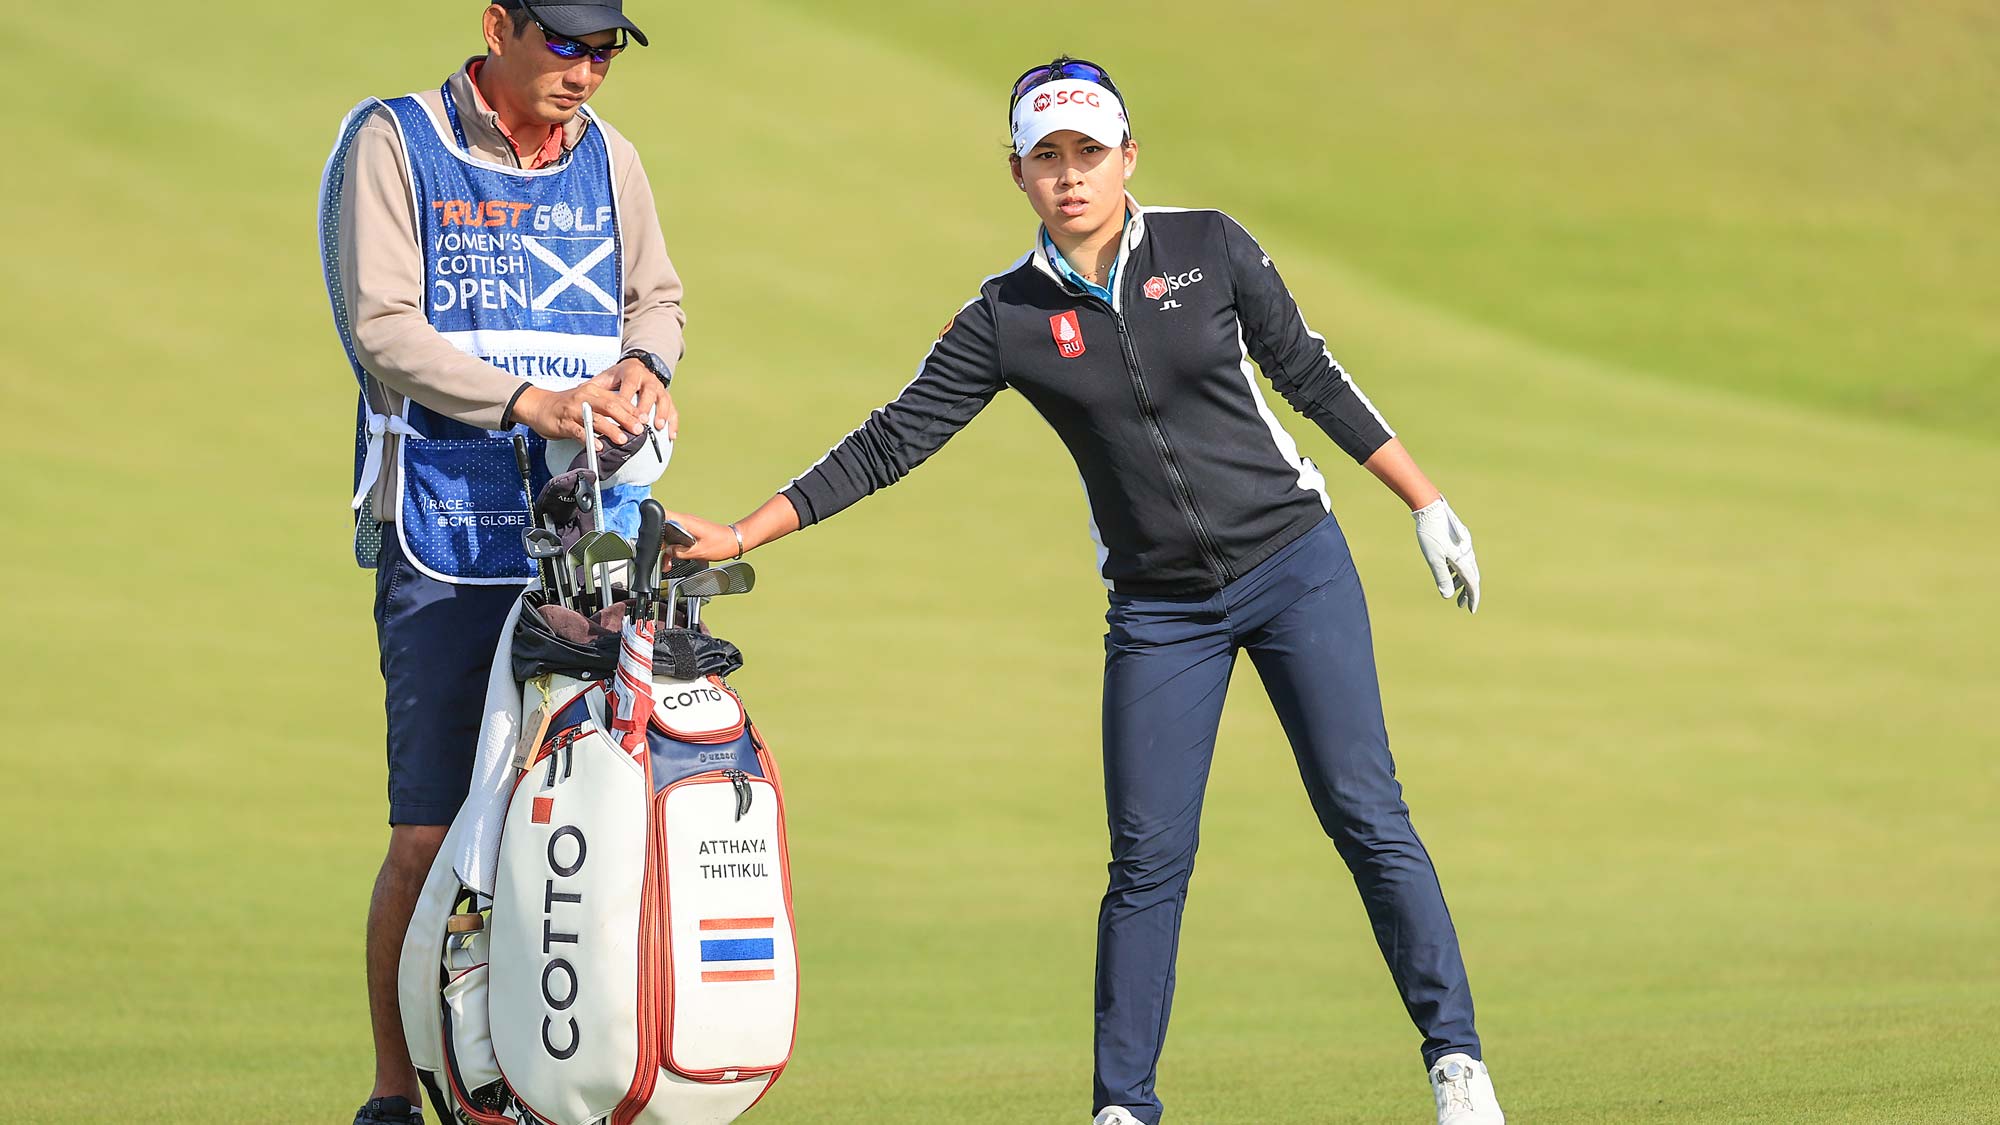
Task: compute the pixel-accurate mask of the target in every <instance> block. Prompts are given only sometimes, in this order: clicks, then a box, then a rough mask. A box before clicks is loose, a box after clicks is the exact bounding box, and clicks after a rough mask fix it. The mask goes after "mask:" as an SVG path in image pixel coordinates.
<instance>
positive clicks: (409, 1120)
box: [354, 1098, 424, 1125]
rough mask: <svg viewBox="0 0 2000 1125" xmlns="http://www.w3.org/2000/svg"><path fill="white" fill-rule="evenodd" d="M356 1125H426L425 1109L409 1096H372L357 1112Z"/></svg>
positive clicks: (355, 1116)
mask: <svg viewBox="0 0 2000 1125" xmlns="http://www.w3.org/2000/svg"><path fill="white" fill-rule="evenodd" d="M354 1125H424V1111H423V1110H421V1109H418V1108H417V1107H416V1106H413V1105H411V1104H410V1099H408V1098H370V1099H369V1100H368V1104H367V1105H364V1106H362V1107H361V1108H360V1109H359V1110H357V1111H356V1112H355V1114H354Z"/></svg>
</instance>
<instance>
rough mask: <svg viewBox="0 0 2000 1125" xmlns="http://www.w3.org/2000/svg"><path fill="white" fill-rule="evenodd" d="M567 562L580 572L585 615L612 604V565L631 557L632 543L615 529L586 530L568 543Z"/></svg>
mask: <svg viewBox="0 0 2000 1125" xmlns="http://www.w3.org/2000/svg"><path fill="white" fill-rule="evenodd" d="M569 557H570V561H571V562H573V563H575V564H576V567H577V569H578V570H579V571H581V572H582V574H583V584H584V588H585V590H586V591H587V595H588V596H587V597H586V598H585V599H584V604H585V605H587V606H589V607H590V608H589V609H587V610H585V611H583V612H585V613H586V614H588V613H594V612H596V611H598V610H601V609H604V608H606V607H608V606H610V604H611V564H612V563H615V562H626V561H628V560H630V559H631V558H632V544H630V543H628V542H626V540H625V537H624V536H622V535H619V534H618V533H617V532H615V531H586V532H584V533H583V535H582V536H581V537H580V538H578V539H577V541H576V542H575V543H574V544H572V545H571V547H570V549H569Z"/></svg>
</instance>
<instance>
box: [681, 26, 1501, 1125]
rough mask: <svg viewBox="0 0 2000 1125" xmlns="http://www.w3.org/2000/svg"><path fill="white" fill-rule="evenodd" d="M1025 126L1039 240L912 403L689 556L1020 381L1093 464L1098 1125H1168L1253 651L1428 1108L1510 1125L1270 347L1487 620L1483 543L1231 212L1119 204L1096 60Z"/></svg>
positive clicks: (935, 443)
mask: <svg viewBox="0 0 2000 1125" xmlns="http://www.w3.org/2000/svg"><path fill="white" fill-rule="evenodd" d="M1008 115H1009V121H1010V124H1011V126H1012V129H1013V155H1011V156H1010V157H1009V158H1008V165H1009V167H1010V169H1011V171H1012V174H1013V179H1014V183H1015V184H1016V186H1018V187H1019V188H1020V190H1021V191H1023V192H1025V193H1027V196H1028V202H1029V204H1030V205H1031V206H1032V207H1033V208H1034V211H1035V214H1036V216H1037V217H1039V218H1040V219H1041V229H1040V231H1039V232H1038V233H1037V235H1036V245H1035V247H1034V248H1033V249H1031V250H1030V251H1029V252H1028V253H1026V254H1024V255H1022V257H1021V258H1020V260H1018V261H1016V262H1015V263H1014V264H1013V265H1011V266H1008V267H1007V268H1006V269H1004V270H1002V271H1001V272H1000V273H998V274H995V275H994V276H992V277H989V278H987V279H986V280H985V281H984V282H983V283H982V284H981V285H980V287H979V293H978V295H977V296H975V297H974V298H973V299H972V300H970V301H967V302H966V303H965V305H964V306H963V307H961V308H960V309H959V310H958V314H957V316H956V317H955V318H954V319H953V320H952V322H951V324H950V325H949V326H947V327H946V328H945V330H944V332H943V334H942V335H940V336H939V337H938V340H937V343H936V344H934V345H932V347H931V350H930V353H929V354H928V355H927V356H926V357H925V358H924V362H923V366H922V367H921V369H920V370H919V371H918V372H917V376H916V378H915V379H914V380H913V381H912V382H911V383H910V384H909V385H908V386H906V387H904V388H903V391H902V393H901V394H899V395H898V396H896V399H895V401H893V402H891V403H889V404H888V405H887V406H885V407H883V408H882V409H880V410H877V411H875V412H874V413H873V414H871V415H870V416H869V417H868V419H867V421H866V422H864V423H862V425H861V426H860V428H858V429H856V430H854V431H853V432H852V433H850V434H848V435H847V436H846V437H845V438H843V439H841V441H840V444H838V445H836V446H834V447H833V449H832V450H831V451H830V452H828V453H827V455H826V456H825V457H823V458H821V459H820V461H819V463H818V464H815V465H814V466H812V467H811V468H810V469H808V470H806V472H805V473H804V474H803V475H801V476H800V477H799V478H798V479H796V480H794V481H793V482H792V483H791V484H790V485H788V486H787V487H786V488H785V489H784V491H782V492H781V493H779V494H778V495H776V496H774V497H772V498H771V499H770V500H769V501H767V502H766V503H765V504H764V505H763V506H761V507H759V508H758V509H757V510H756V511H755V512H753V513H751V514H750V515H748V516H746V517H744V518H743V519H741V520H738V521H737V522H735V523H733V524H716V523H710V522H708V521H706V520H701V519H695V518H692V517H688V516H678V517H677V518H679V519H680V520H681V522H682V523H683V525H684V526H686V527H687V528H688V529H689V530H690V531H691V532H693V534H694V535H695V537H696V540H697V542H696V543H695V545H694V546H692V547H688V548H682V549H679V550H677V551H675V552H674V553H675V555H676V556H678V557H684V558H695V559H707V560H720V559H729V558H735V557H738V556H740V555H742V554H743V552H745V551H748V550H750V549H752V548H755V547H758V546H760V545H762V544H765V543H769V542H770V541H772V540H774V539H777V538H779V537H780V536H783V535H786V534H789V533H790V532H792V531H795V530H797V529H799V528H801V527H804V526H806V525H808V524H813V523H817V522H820V521H822V520H825V519H827V518H829V517H831V516H832V515H833V514H834V513H836V512H838V511H840V510H842V509H843V508H846V507H847V506H848V505H850V504H853V503H854V502H855V501H857V500H860V499H861V498H862V497H864V496H867V495H868V494H869V493H871V492H874V491H875V490H877V489H880V488H884V487H887V486H888V485H891V484H893V483H895V482H896V481H898V480H900V479H902V477H903V476H904V475H905V474H907V473H908V472H909V471H910V470H912V469H914V468H916V467H917V466H918V465H920V464H922V463H923V461H924V459H925V458H927V457H929V456H930V455H931V454H933V453H935V452H937V450H938V448H939V447H940V446H942V445H943V444H944V443H945V441H946V440H947V439H948V438H950V437H951V436H952V435H953V434H954V433H957V432H958V431H959V429H961V428H962V427H964V426H965V424H966V423H968V422H970V421H971V420H972V417H973V415H975V414H977V413H979V411H980V409H981V408H982V407H984V406H985V405H986V404H987V402H989V401H991V399H992V398H993V396H994V395H996V394H998V393H1000V391H1001V390H1002V389H1004V388H1008V387H1011V388H1013V389H1015V390H1017V391H1019V392H1021V393H1022V394H1023V395H1025V396H1026V397H1027V399H1028V401H1029V402H1030V403H1032V404H1034V407H1035V409H1036V410H1038V411H1040V412H1041V415H1042V417H1043V418H1045V419H1047V421H1048V422H1049V424H1050V425H1051V426H1053V427H1055V430H1056V433H1057V434H1058V435H1060V436H1061V438H1062V440H1063V444H1064V445H1066V446H1067V447H1068V448H1069V453H1070V456H1071V457H1073V458H1075V460H1076V465H1077V468H1078V469H1079V470H1080V471H1081V473H1082V476H1083V484H1084V488H1085V490H1086V492H1087V493H1088V498H1089V504H1090V513H1091V525H1092V531H1093V534H1094V536H1095V537H1096V539H1097V543H1098V558H1099V563H1100V569H1101V572H1102V576H1103V579H1104V583H1105V585H1106V586H1108V587H1109V588H1110V602H1111V605H1110V609H1109V611H1108V612H1107V613H1106V614H1105V620H1106V621H1107V623H1108V624H1109V626H1110V629H1109V631H1108V632H1107V633H1106V635H1105V660H1104V792H1105V804H1106V806H1107V809H1108V814H1109V821H1110V829H1111V867H1110V872H1111V874H1110V886H1109V888H1108V889H1107V890H1106V891H1105V893H1104V901H1103V904H1102V907H1101V908H1100V910H1099V912H1098V942H1097V1027H1096V1090H1095V1095H1096V1101H1095V1104H1094V1105H1093V1110H1094V1112H1095V1113H1096V1122H1095V1125H1130V1123H1133V1122H1141V1123H1144V1125H1158V1122H1159V1120H1160V1115H1161V1106H1160V1100H1159V1098H1158V1097H1157V1096H1155V1094H1154V1090H1153V1087H1154V1078H1155V1074H1156V1069H1157V1063H1158V1059H1159V1055H1160V1049H1161V1046H1162V1044H1163V1043H1164V1042H1165V1040H1166V1034H1167V1014H1168V1009H1169V1007H1170V1005H1171V1002H1172V999H1173V990H1174V953H1175V949H1176V946H1177V943H1178V938H1179V934H1180V923H1181V910H1182V906H1183V903H1184V901H1185V899H1186V896H1187V885H1188V877H1189V875H1190V874H1191V873H1192V871H1193V869H1194V856H1195V844H1196V838H1197V835H1198V827H1199V826H1198V821H1199V818H1200V814H1201V802H1202V791H1203V787H1204V785H1205V784H1206V782H1207V779H1208V768H1209V758H1210V755H1211V753H1212V752H1213V750H1214V745H1215V732H1216V726H1217V724H1218V722H1219V721H1220V718H1221V714H1222V700H1223V693H1224V690H1225V689H1226V687H1227V686H1228V682H1229V674H1230V668H1231V666H1232V665H1233V664H1234V663H1235V659H1236V653H1237V651H1238V650H1239V649H1248V650H1249V652H1250V658H1251V660H1252V662H1253V663H1254V664H1255V665H1256V668H1257V674H1258V675H1259V676H1260V677H1261V678H1262V679H1263V682H1264V690H1265V692H1266V693H1267V694H1268V695H1269V696H1270V699H1271V703H1272V705H1273V706H1274V707H1275V708H1276V709H1277V712H1278V717H1279V719H1280V721H1281V722H1282V723H1283V725H1284V728H1285V733H1286V735H1287V737H1288V738H1289V739H1290V741H1291V744H1292V750H1293V753H1294V754H1295V755H1296V757H1297V758H1298V763H1299V772H1300V775H1301V777H1302V778H1303V779H1304V781H1305V786H1306V791H1307V793H1308V794H1309V795H1310V796H1311V798H1312V805H1313V808H1314V810H1315V811H1316V812H1317V813H1318V815H1319V821H1320V824H1321V826H1322V827H1324V828H1325V830H1326V833H1327V835H1329V836H1331V837H1332V838H1333V843H1334V847H1335V848H1336V850H1338V851H1339V853H1340V857H1341V858H1342V859H1343V860H1345V861H1346V863H1347V866H1348V869H1349V870H1350V871H1351V872H1352V873H1353V876H1354V881H1355V884H1356V886H1357V887H1358V888H1359V889H1360V892H1361V898H1362V901H1363V902H1364V903H1365V904H1366V905H1367V910H1368V916H1369V918H1370V920H1371V921H1372V923H1373V926H1374V930H1375V940H1376V942H1377V944H1378V945H1379V946H1380V947H1381V950H1382V956H1383V958H1384V959H1385V960H1386V961H1387V962H1388V965H1389V972H1390V975H1391V976H1392V977H1394V979H1395V982H1396V987H1397V989H1398V990H1400V991H1401V993H1402V997H1403V1003H1404V1004H1405V1005H1406V1006H1407V1007H1408V1009H1409V1013H1410V1018H1411V1019H1412V1020H1413V1021H1415V1023H1416V1025H1417V1028H1418V1030H1420V1031H1421V1032H1422V1033H1423V1036H1424V1042H1423V1056H1424V1063H1425V1065H1426V1066H1427V1067H1428V1068H1429V1071H1430V1078H1431V1084H1432V1086H1433V1088H1434V1094H1435V1098H1436V1102H1437V1109H1438V1120H1439V1122H1440V1123H1449V1125H1486V1123H1489V1122H1492V1123H1498V1122H1500V1121H1502V1120H1503V1119H1502V1116H1501V1113H1500V1109H1499V1107H1498V1106H1497V1105H1496V1104H1495V1102H1494V1098H1493V1087H1492V1083H1491V1081H1490V1080H1489V1079H1488V1078H1487V1075H1486V1068H1485V1067H1484V1066H1483V1065H1482V1064H1481V1063H1480V1061H1479V1059H1480V1048H1479V1036H1478V1034H1477V1033H1476V1032H1475V1031H1474V1030H1473V1018H1472V993H1471V990H1470V988H1469V987H1468V986H1467V984H1466V979H1465V968H1464V965H1463V964H1462V962H1461V961H1460V959H1459V951H1458V938H1457V935H1456V933H1455V932H1454V931H1453V929H1452V923H1451V915H1450V914H1449V913H1448V912H1447V910H1446V909H1445V903H1444V895H1443V893H1442V892H1441V891H1440V890H1439V887H1438V880H1437V875H1436V872H1435V871H1434V870H1433V869H1432V867H1431V861H1430V857H1429V856H1428V855H1427V854H1426V853H1425V851H1424V847H1423V845H1422V844H1421V843H1419V842H1418V840H1417V835H1416V832H1415V831H1414V830H1413V829H1412V828H1411V826H1410V818H1409V809H1408V806H1406V805H1405V804H1404V803H1403V799H1402V788H1401V786H1400V785H1398V784H1397V782H1396V775H1395V766H1394V763H1393V762H1392V761H1391V759H1390V756H1389V742H1388V735H1387V733H1386V732H1385V730H1384V728H1383V721H1382V705H1381V700H1380V697H1379V694H1378V691H1377V688H1376V680H1375V659H1374V651H1373V646H1372V641H1371V639H1370V636H1369V630H1368V613H1367V608H1366V606H1365V605H1364V604H1363V601H1362V595H1361V584H1360V582H1359V580H1358V579H1357V577H1356V575H1355V572H1354V564H1353V561H1352V559H1351V558H1350V557H1349V555H1348V550H1347V542H1346V540H1345V539H1344V538H1343V537H1342V535H1341V531H1340V527H1339V525H1338V524H1337V523H1335V521H1334V519H1333V516H1332V515H1331V514H1330V505H1329V502H1328V500H1327V496H1326V493H1325V491H1324V490H1323V488H1322V485H1323V483H1324V482H1323V480H1322V478H1321V477H1320V474H1319V471H1318V470H1317V469H1316V468H1314V466H1313V464H1312V462H1311V461H1309V460H1307V459H1306V458H1304V457H1302V456H1300V455H1299V451H1298V448H1297V446H1296V445H1294V444H1293V441H1292V439H1291V437H1290V436H1289V435H1287V434H1286V433H1285V431H1284V430H1283V429H1282V428H1280V427H1279V425H1278V422H1277V420H1276V419H1275V418H1273V417H1272V416H1271V413H1270V411H1269V410H1268V409H1267V408H1266V407H1265V404H1264V400H1263V398H1262V396H1261V395H1260V394H1259V392H1258V390H1257V387H1256V385H1255V380H1254V376H1253V374H1252V368H1251V361H1252V360H1254V361H1256V365H1257V367H1258V368H1260V369H1261V370H1262V371H1263V373H1264V377H1265V378H1267V379H1269V380H1270V381H1271V385H1272V386H1274V387H1276V388H1277V390H1278V393H1280V394H1282V395H1283V396H1284V397H1285V399H1286V401H1288V402H1290V403H1291V404H1292V406H1293V407H1294V408H1296V409H1297V410H1298V411H1299V412H1300V413H1302V414H1304V415H1305V416H1306V417H1308V418H1310V419H1312V420H1313V421H1314V422H1315V423H1317V424H1318V425H1319V426H1320V427H1321V428H1322V429H1324V430H1325V431H1326V432H1327V433H1328V434H1329V435H1330V436H1331V437H1332V438H1333V440H1334V441H1335V442H1336V443H1338V444H1339V446H1340V448H1341V449H1342V450H1344V451H1345V452H1346V453H1347V454H1348V455H1350V456H1352V457H1353V458H1354V459H1355V460H1356V461H1358V462H1360V463H1361V464H1362V465H1363V466H1364V467H1365V468H1367V469H1368V470H1369V471H1370V472H1372V473H1374V474H1375V476H1377V477H1378V478H1380V479H1381V481H1382V483H1383V484H1385V485H1387V486H1388V488H1389V490H1390V491H1392V492H1394V493H1395V494H1396V495H1397V496H1398V497H1399V498H1401V499H1402V500H1403V502H1404V503H1406V504H1408V505H1409V507H1410V509H1411V511H1412V512H1414V513H1415V516H1416V527H1417V542H1418V545H1419V546H1420V547H1421V548H1422V551H1423V556H1424V560H1425V562H1426V563H1428V564H1429V566H1430V569H1431V573H1432V576H1433V577H1434V578H1435V579H1436V581H1437V587H1438V593H1440V594H1442V595H1444V596H1445V597H1448V598H1449V597H1453V596H1454V595H1455V596H1456V599H1457V601H1458V604H1460V605H1463V606H1464V607H1465V608H1466V609H1467V610H1472V611H1477V609H1478V607H1479V570H1478V568H1477V566H1476V565H1475V564H1474V560H1473V555H1472V539H1471V536H1470V535H1469V534H1468V533H1467V531H1466V529H1465V525H1464V524H1462V523H1460V522H1459V520H1458V517H1457V516H1455V515H1453V514H1452V511H1451V508H1450V507H1449V506H1448V505H1447V504H1446V503H1445V501H1444V499H1443V497H1441V496H1440V495H1439V494H1438V490H1437V489H1436V488H1434V487H1432V485H1431V482H1430V481H1429V480H1428V479H1427V478H1426V477H1425V476H1424V473H1423V471H1422V470H1421V469H1419V468H1418V467H1417V464H1416V462H1415V461H1414V460H1412V459H1411V457H1410V455H1409V453H1408V452H1406V451H1405V450H1404V448H1403V445H1402V443H1401V442H1400V441H1398V440H1396V438H1395V436H1394V434H1393V432H1392V431H1391V430H1390V429H1389V427H1388V425H1387V424H1386V423H1385V422H1383V420H1382V416H1381V415H1380V414H1378V413H1377V412H1376V410H1375V408H1374V406H1373V405H1371V404H1370V403H1369V401H1368V399H1367V397H1366V396H1364V395H1363V394H1362V393H1361V391H1360V390H1359V389H1357V388H1356V387H1355V386H1354V384H1353V383H1352V382H1351V381H1349V379H1348V377H1347V373H1346V372H1345V371H1342V370H1341V368H1340V365H1339V364H1337V363H1335V362H1334V360H1333V357H1332V356H1331V355H1330V354H1329V353H1328V351H1327V349H1326V344H1325V341H1324V340H1323V339H1322V338H1321V337H1320V336H1319V335H1317V334H1316V333H1314V332H1313V331H1312V330H1311V329H1309V328H1307V327H1306V324H1305V321H1304V320H1303V319H1302V318H1301V317H1300V314H1299V310H1298V307H1297V305H1295V304H1294V303H1293V301H1292V297H1291V294H1290V292H1288V291H1287V290H1286V288H1285V283H1284V281H1283V280H1282V279H1281V278H1280V277H1279V276H1278V270H1277V268H1276V267H1275V266H1273V265H1272V264H1271V259H1270V257H1269V256H1268V255H1266V254H1265V253H1264V251H1263V249H1262V248H1261V247H1259V246H1258V245H1257V242H1256V240H1255V239H1253V238H1251V237H1250V235H1249V234H1248V233H1247V232H1246V231H1245V230H1244V229H1243V228H1242V227H1241V226H1239V225H1237V223H1236V221H1235V220H1233V219H1231V218H1230V217H1229V216H1228V215H1225V214H1223V213H1222V212H1220V211H1209V210H1184V209H1181V208H1172V207H1141V206H1140V205H1139V204H1138V203H1137V202H1136V201H1134V200H1133V199H1132V197H1131V196H1129V195H1127V194H1126V192H1125V181H1126V180H1128V179H1130V178H1131V176H1132V172H1133V169H1134V168H1135V167H1136V166H1137V165H1138V160H1139V154H1138V149H1137V146H1136V145H1135V144H1134V143H1133V141H1132V138H1131V132H1130V130H1129V128H1128V126H1127V121H1126V115H1125V109H1124V104H1123V101H1122V99H1121V98H1120V96H1119V94H1118V88H1117V86H1115V85H1114V84H1113V83H1112V81H1111V76H1110V75H1109V74H1106V73H1105V71H1104V69H1103V68H1102V67H1100V66H1097V65H1095V64H1092V63H1088V62H1084V61H1082V60H1080V59H1070V58H1059V59H1057V60H1055V61H1054V62H1052V63H1050V64H1048V65H1046V66H1038V67H1035V68H1034V69H1032V70H1030V71H1028V72H1027V73H1026V74H1023V75H1022V76H1021V77H1020V79H1019V80H1017V81H1016V82H1015V84H1014V88H1013V97H1012V101H1011V103H1010V104H1009V106H1008Z"/></svg>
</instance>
